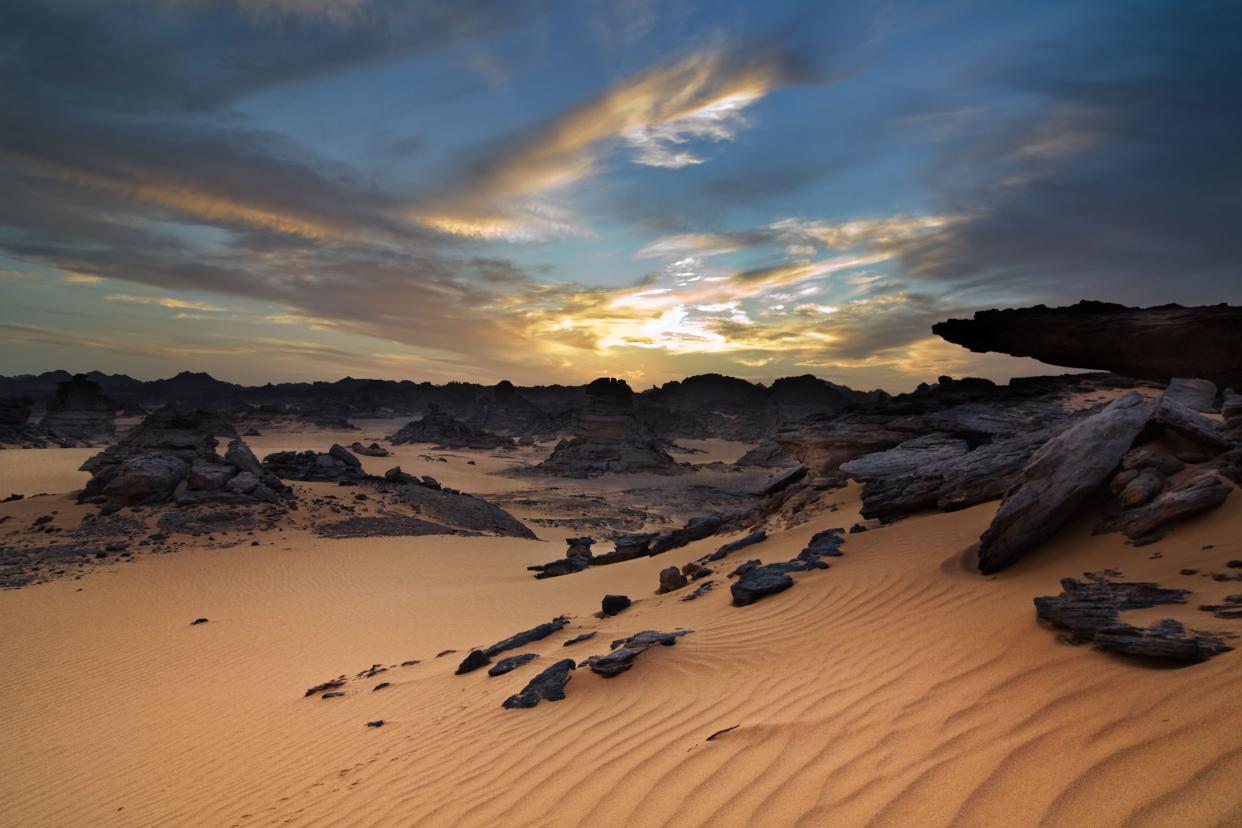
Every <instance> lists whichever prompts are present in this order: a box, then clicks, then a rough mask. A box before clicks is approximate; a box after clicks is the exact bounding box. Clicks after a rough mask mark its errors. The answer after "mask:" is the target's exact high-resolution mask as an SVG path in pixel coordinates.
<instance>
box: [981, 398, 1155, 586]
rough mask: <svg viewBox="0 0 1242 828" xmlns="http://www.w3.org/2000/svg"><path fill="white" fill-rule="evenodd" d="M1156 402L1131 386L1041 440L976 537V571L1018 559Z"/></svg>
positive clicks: (1113, 457) (1118, 452)
mask: <svg viewBox="0 0 1242 828" xmlns="http://www.w3.org/2000/svg"><path fill="white" fill-rule="evenodd" d="M1155 407H1156V403H1155V402H1153V401H1151V400H1147V399H1145V398H1144V397H1143V396H1142V395H1141V394H1139V393H1138V392H1137V391H1131V392H1129V393H1127V394H1125V395H1123V396H1121V397H1118V398H1117V399H1115V400H1113V401H1112V402H1111V403H1109V404H1108V405H1107V406H1106V407H1105V408H1104V409H1103V410H1101V411H1099V412H1098V413H1096V414H1093V415H1091V416H1090V417H1087V418H1086V419H1083V420H1081V421H1079V422H1078V423H1076V424H1075V425H1074V426H1072V427H1070V428H1069V429H1067V430H1065V431H1063V432H1061V433H1060V434H1058V435H1057V436H1056V437H1054V438H1052V439H1051V440H1049V441H1048V442H1047V443H1045V444H1044V445H1043V447H1041V448H1040V449H1039V450H1038V451H1037V452H1035V455H1034V456H1033V457H1032V458H1031V460H1030V462H1029V463H1027V465H1026V467H1025V468H1023V470H1022V477H1021V479H1020V480H1019V482H1018V483H1016V484H1015V485H1014V486H1013V487H1012V488H1011V489H1010V490H1009V491H1008V492H1007V493H1006V494H1005V498H1004V500H1002V501H1001V505H1000V508H999V509H998V510H997V512H996V516H995V517H994V518H993V519H992V523H991V525H990V526H989V527H988V529H987V531H986V532H984V533H983V536H982V537H981V538H980V541H979V571H980V572H982V573H984V574H991V573H993V572H999V571H1000V570H1002V569H1004V568H1005V567H1007V566H1010V565H1012V564H1013V563H1015V562H1017V561H1018V560H1020V559H1021V558H1022V557H1023V556H1024V555H1026V554H1027V553H1029V552H1030V551H1031V550H1032V549H1034V548H1035V547H1037V546H1038V545H1039V544H1041V543H1043V542H1044V541H1045V540H1047V539H1048V538H1049V537H1051V536H1052V534H1053V533H1054V532H1056V530H1057V529H1059V528H1061V526H1062V525H1063V524H1064V523H1065V522H1066V521H1068V520H1069V519H1070V518H1071V517H1073V515H1074V513H1075V512H1076V511H1077V510H1078V508H1079V507H1080V506H1081V505H1082V504H1083V503H1084V502H1085V501H1086V499H1087V498H1088V497H1090V496H1091V495H1092V494H1093V493H1094V492H1095V491H1096V489H1098V488H1099V486H1100V485H1101V484H1102V483H1103V482H1104V481H1105V480H1107V479H1108V477H1109V475H1110V474H1111V473H1112V472H1113V470H1114V469H1115V468H1116V467H1117V465H1118V464H1119V463H1120V462H1121V459H1122V457H1124V456H1125V454H1126V452H1127V451H1128V450H1129V449H1130V446H1131V444H1132V443H1133V442H1134V440H1135V438H1136V437H1138V435H1139V433H1140V432H1141V431H1142V430H1143V428H1144V426H1146V425H1147V422H1148V420H1150V419H1151V416H1152V412H1153V411H1154V409H1155Z"/></svg>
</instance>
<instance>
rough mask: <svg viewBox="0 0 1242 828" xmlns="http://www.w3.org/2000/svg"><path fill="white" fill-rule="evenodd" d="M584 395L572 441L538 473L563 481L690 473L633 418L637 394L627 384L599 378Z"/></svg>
mask: <svg viewBox="0 0 1242 828" xmlns="http://www.w3.org/2000/svg"><path fill="white" fill-rule="evenodd" d="M586 393H587V404H586V407H585V408H584V409H583V410H582V411H581V412H580V413H579V415H578V423H577V427H576V434H575V436H574V438H573V439H572V440H562V441H561V442H560V443H559V444H558V445H557V447H556V449H555V450H554V451H553V452H552V455H551V456H550V457H548V459H547V460H544V461H543V462H542V463H540V464H539V465H538V466H537V469H538V470H539V471H541V472H545V473H549V474H556V475H561V476H564V477H593V476H596V475H601V474H609V473H615V472H644V473H648V474H678V473H681V472H684V471H687V467H685V466H683V465H681V464H680V463H678V462H677V461H675V460H674V459H673V458H672V456H671V455H669V453H668V452H667V451H665V450H664V443H663V442H662V441H661V440H660V439H659V438H658V437H657V436H656V435H655V434H654V433H652V432H651V431H650V429H649V428H647V427H646V426H645V425H644V424H643V423H642V422H640V421H639V419H638V418H636V417H635V416H634V392H633V391H632V390H631V389H630V386H629V385H628V384H626V382H625V381H624V380H619V379H614V378H611V377H604V378H601V379H597V380H595V381H594V382H592V383H591V384H590V385H588V386H587V388H586Z"/></svg>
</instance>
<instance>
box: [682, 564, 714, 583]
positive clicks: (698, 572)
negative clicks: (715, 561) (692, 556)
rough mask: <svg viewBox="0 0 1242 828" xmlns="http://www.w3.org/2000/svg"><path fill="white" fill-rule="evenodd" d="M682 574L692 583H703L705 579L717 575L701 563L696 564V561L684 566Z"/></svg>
mask: <svg viewBox="0 0 1242 828" xmlns="http://www.w3.org/2000/svg"><path fill="white" fill-rule="evenodd" d="M681 574H682V575H685V576H686V577H687V578H689V579H690V580H692V581H701V580H702V579H704V578H709V577H711V576H712V575H714V574H715V573H714V572H713V571H712V570H711V569H709V568H708V567H706V566H703V565H702V564H700V563H696V562H695V561H691V562H690V563H688V564H685V565H683V566H682V568H681Z"/></svg>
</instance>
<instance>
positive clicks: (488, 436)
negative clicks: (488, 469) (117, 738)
mask: <svg viewBox="0 0 1242 828" xmlns="http://www.w3.org/2000/svg"><path fill="white" fill-rule="evenodd" d="M388 441H389V442H390V443H392V444H393V445H394V446H400V445H405V444H407V443H432V444H434V445H435V446H436V447H437V448H442V449H481V450H490V449H499V448H514V447H515V446H516V443H514V441H513V439H512V438H509V437H501V436H499V435H497V434H492V433H490V432H487V431H484V430H482V429H480V428H476V427H474V426H472V425H468V424H467V423H464V422H462V421H461V420H459V419H457V418H456V417H453V416H451V415H449V414H448V413H447V412H445V411H443V410H442V409H441V408H440V407H439V406H438V405H436V404H434V403H433V404H432V405H431V406H430V407H429V409H428V411H427V414H426V415H425V416H424V417H423V418H422V419H421V420H411V421H410V422H409V423H407V424H406V425H404V426H403V427H402V428H401V430H400V431H398V432H397V433H396V434H393V435H392V436H391V437H389V438H388Z"/></svg>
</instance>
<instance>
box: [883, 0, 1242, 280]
mask: <svg viewBox="0 0 1242 828" xmlns="http://www.w3.org/2000/svg"><path fill="white" fill-rule="evenodd" d="M1113 8H1114V9H1115V12H1116V14H1115V16H1113V17H1109V18H1106V19H1104V20H1102V21H1101V22H1100V23H1099V26H1098V29H1097V30H1095V31H1092V32H1089V33H1082V34H1083V35H1084V36H1083V37H1081V38H1080V39H1079V41H1078V42H1085V43H1086V45H1084V46H1083V47H1081V48H1076V47H1071V46H1068V45H1062V46H1051V45H1050V46H1047V47H1046V48H1045V49H1043V50H1042V51H1041V52H1040V53H1039V62H1038V64H1037V65H1023V66H1013V65H1009V66H1007V67H1005V68H1003V69H1001V70H994V72H995V74H994V76H995V77H996V78H997V79H999V80H1000V81H1002V82H1003V83H1005V84H1007V85H1009V86H1011V87H1014V88H1016V90H1017V91H1019V92H1021V93H1022V94H1024V95H1034V96H1038V97H1039V99H1040V100H1042V101H1043V102H1044V104H1043V106H1041V107H1040V108H1039V109H1038V111H1037V112H1035V113H1034V114H1031V115H1028V116H1025V117H1022V118H1019V119H1017V120H1014V121H1009V122H1006V123H1004V124H1002V125H1000V127H999V128H998V130H997V131H996V132H994V133H993V134H991V135H988V136H986V138H984V139H982V140H979V141H978V142H976V144H975V145H974V146H973V147H969V148H967V151H964V148H963V147H962V146H960V145H959V146H955V147H954V148H953V154H952V155H951V156H949V157H946V158H944V159H942V160H941V162H940V163H939V164H938V166H937V174H936V176H935V178H934V179H933V184H934V185H935V186H936V188H937V189H938V191H939V193H940V195H941V197H942V198H943V199H944V202H945V205H946V206H945V208H944V209H945V212H950V213H955V214H960V215H968V216H972V217H973V218H972V219H971V220H969V221H965V222H961V223H959V224H956V225H953V226H951V227H949V228H948V229H946V230H945V231H944V232H941V233H938V234H935V235H933V236H930V237H928V238H927V239H925V240H923V241H921V242H919V243H917V244H915V245H913V246H911V248H910V249H909V250H908V251H907V252H906V254H905V257H904V263H905V265H906V268H907V269H908V271H909V273H910V274H911V275H913V276H918V277H925V278H933V279H937V280H945V281H949V282H952V283H953V284H954V285H955V286H956V289H958V290H961V291H973V290H980V291H985V292H987V293H989V294H991V295H993V296H995V295H997V294H998V293H1000V294H1001V295H1015V296H1022V297H1025V298H1026V299H1027V300H1036V301H1065V300H1067V299H1070V298H1080V297H1084V296H1089V297H1092V298H1100V299H1113V300H1118V301H1123V302H1136V303H1148V302H1160V301H1181V302H1189V303H1194V302H1216V301H1222V300H1227V301H1237V300H1238V299H1240V298H1242V279H1240V278H1239V274H1238V263H1239V262H1240V261H1242V234H1240V233H1239V232H1238V230H1237V216H1238V214H1239V209H1240V208H1242V141H1239V140H1238V136H1239V135H1240V134H1242V106H1240V105H1239V102H1240V101H1242V50H1239V48H1238V43H1239V42H1242V7H1239V6H1238V5H1237V4H1236V3H1211V2H1186V3H1175V4H1169V3H1164V4H1152V3H1145V4H1125V5H1124V6H1122V7H1113Z"/></svg>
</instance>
